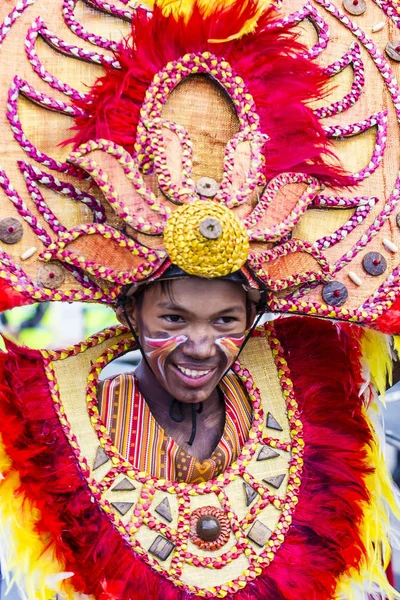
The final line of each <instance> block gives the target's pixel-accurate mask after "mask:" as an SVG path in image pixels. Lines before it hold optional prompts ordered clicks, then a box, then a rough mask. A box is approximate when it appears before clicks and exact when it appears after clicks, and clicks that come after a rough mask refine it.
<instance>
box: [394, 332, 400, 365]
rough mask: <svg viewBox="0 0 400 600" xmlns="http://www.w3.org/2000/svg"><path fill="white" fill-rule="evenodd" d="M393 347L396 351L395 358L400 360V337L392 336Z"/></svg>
mask: <svg viewBox="0 0 400 600" xmlns="http://www.w3.org/2000/svg"><path fill="white" fill-rule="evenodd" d="M393 346H394V349H395V350H396V353H397V356H398V358H399V360H400V335H394V336H393Z"/></svg>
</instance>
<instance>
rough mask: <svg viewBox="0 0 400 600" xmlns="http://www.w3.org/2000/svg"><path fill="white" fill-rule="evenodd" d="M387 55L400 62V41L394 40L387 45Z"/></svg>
mask: <svg viewBox="0 0 400 600" xmlns="http://www.w3.org/2000/svg"><path fill="white" fill-rule="evenodd" d="M385 50H386V54H387V55H388V57H389V58H391V59H392V60H394V61H396V62H400V40H393V41H392V42H389V43H388V44H386V48H385Z"/></svg>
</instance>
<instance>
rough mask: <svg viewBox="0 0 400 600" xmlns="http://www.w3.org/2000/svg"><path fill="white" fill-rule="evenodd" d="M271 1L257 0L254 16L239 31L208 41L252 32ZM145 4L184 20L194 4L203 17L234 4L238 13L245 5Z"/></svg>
mask: <svg viewBox="0 0 400 600" xmlns="http://www.w3.org/2000/svg"><path fill="white" fill-rule="evenodd" d="M273 1H274V0H258V2H257V3H256V6H257V10H256V11H255V15H254V17H252V18H251V19H248V20H247V22H246V23H245V25H244V26H243V27H242V29H241V30H240V31H238V32H236V33H235V34H234V35H232V36H230V37H229V38H227V39H226V40H210V42H222V41H230V40H232V39H236V38H240V37H242V36H243V35H246V34H248V33H252V32H253V31H254V30H255V28H256V25H257V21H258V19H259V18H260V15H261V14H262V13H263V12H264V11H265V10H266V9H267V8H269V7H270V6H271V5H272V3H273ZM146 4H147V5H148V6H149V7H150V8H153V7H154V6H158V7H159V8H161V10H162V12H163V15H164V16H165V17H169V16H170V15H173V17H174V18H175V19H176V20H178V19H179V18H183V19H184V21H186V22H187V21H188V19H189V17H190V16H191V14H192V12H193V6H194V5H195V4H197V6H198V7H199V8H200V11H201V14H202V15H203V17H204V18H207V17H209V16H210V15H212V14H214V13H217V12H219V11H220V10H221V9H222V8H231V7H232V6H235V5H236V6H237V10H238V13H239V14H240V12H241V10H243V8H244V7H245V3H244V2H243V0H148V1H147V2H146Z"/></svg>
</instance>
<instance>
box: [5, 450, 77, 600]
mask: <svg viewBox="0 0 400 600" xmlns="http://www.w3.org/2000/svg"><path fill="white" fill-rule="evenodd" d="M19 488H20V479H19V475H18V473H17V472H16V471H14V470H13V469H12V464H11V460H10V459H9V457H8V456H7V454H6V452H5V449H4V446H3V444H2V443H1V439H0V548H1V552H2V553H3V556H2V563H3V564H2V565H1V567H2V571H3V576H5V575H6V573H8V574H9V575H10V574H11V573H12V578H10V577H9V579H10V581H9V583H10V586H11V585H12V584H14V583H16V584H17V585H18V586H19V587H20V588H21V589H23V591H24V594H25V595H26V598H28V600H49V598H54V597H55V594H56V593H61V595H62V597H63V598H65V599H69V598H71V599H72V598H74V597H76V596H75V595H74V592H73V590H72V589H71V588H69V589H67V586H66V585H65V582H64V583H63V581H64V580H65V579H66V578H67V577H69V576H70V575H71V574H68V573H65V572H64V569H63V566H62V565H61V564H60V563H59V562H58V560H57V558H56V557H55V553H54V550H53V548H52V544H51V543H50V542H49V540H48V539H44V538H43V536H40V535H39V534H38V533H37V532H36V530H35V526H36V523H37V521H38V519H39V516H40V515H39V511H38V509H36V508H35V507H34V506H33V505H32V503H31V502H30V501H29V500H28V499H27V498H25V496H24V495H23V494H22V493H21V492H20V491H19ZM5 570H6V571H5Z"/></svg>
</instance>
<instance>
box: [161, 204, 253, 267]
mask: <svg viewBox="0 0 400 600" xmlns="http://www.w3.org/2000/svg"><path fill="white" fill-rule="evenodd" d="M164 244H165V249H166V251H167V252H168V255H169V257H170V259H171V262H172V263H174V264H175V265H177V266H178V267H180V268H181V269H183V270H184V271H185V272H186V273H189V275H197V276H198V277H223V276H224V275H229V274H230V273H234V272H235V271H238V270H239V269H241V268H242V267H243V265H244V264H245V262H246V260H247V256H248V252H249V239H248V236H247V232H246V229H245V228H244V226H243V224H242V223H241V222H240V221H239V219H238V218H237V216H236V215H235V214H234V213H233V211H231V210H229V209H228V208H226V207H225V206H222V205H220V204H217V203H216V202H212V201H210V200H197V201H195V202H192V203H188V204H183V205H182V206H180V207H179V208H177V209H176V210H175V211H174V212H173V213H172V215H171V216H170V217H169V218H168V221H167V223H166V226H165V229H164Z"/></svg>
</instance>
